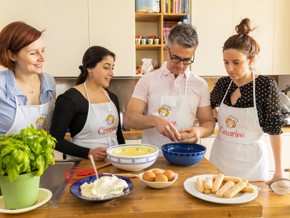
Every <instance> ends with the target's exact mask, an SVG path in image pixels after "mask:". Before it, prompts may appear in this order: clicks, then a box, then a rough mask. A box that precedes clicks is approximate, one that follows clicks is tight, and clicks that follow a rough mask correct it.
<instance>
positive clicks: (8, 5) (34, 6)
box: [0, 0, 43, 30]
mask: <svg viewBox="0 0 290 218" xmlns="http://www.w3.org/2000/svg"><path fill="white" fill-rule="evenodd" d="M0 8H1V19H0V30H1V29H2V28H3V27H4V26H6V25H7V24H9V23H11V22H14V21H23V22H25V23H27V24H29V25H31V26H33V27H35V28H36V29H38V30H42V29H43V26H42V22H41V11H40V10H39V9H40V8H41V1H40V0H29V1H19V0H9V1H7V0H0Z"/></svg>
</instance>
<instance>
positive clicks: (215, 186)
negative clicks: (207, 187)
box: [211, 173, 225, 193]
mask: <svg viewBox="0 0 290 218" xmlns="http://www.w3.org/2000/svg"><path fill="white" fill-rule="evenodd" d="M224 177H225V175H224V174H222V173H220V174H218V175H217V177H216V179H215V180H214V182H213V185H212V189H211V192H212V193H216V191H217V190H218V189H219V188H220V187H221V184H222V182H223V180H224Z"/></svg>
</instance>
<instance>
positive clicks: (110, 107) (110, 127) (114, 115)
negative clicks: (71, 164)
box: [67, 83, 119, 158]
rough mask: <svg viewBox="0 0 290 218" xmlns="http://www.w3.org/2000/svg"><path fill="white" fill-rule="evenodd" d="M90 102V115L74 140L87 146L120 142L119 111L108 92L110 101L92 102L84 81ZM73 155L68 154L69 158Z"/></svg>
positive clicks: (103, 145)
mask: <svg viewBox="0 0 290 218" xmlns="http://www.w3.org/2000/svg"><path fill="white" fill-rule="evenodd" d="M84 87H85V91H86V95H87V98H88V102H89V109H88V116H87V120H86V123H85V125H84V127H83V129H82V130H81V131H80V132H79V133H78V134H77V135H75V136H74V137H73V138H72V142H73V143H75V144H77V145H79V146H82V147H86V148H90V149H95V148H97V147H105V148H106V147H110V146H113V145H116V144H118V141H117V135H116V132H117V128H118V123H119V116H118V111H117V108H116V106H115V104H114V103H113V102H112V101H111V99H110V97H109V96H108V94H107V93H106V92H105V90H103V91H104V93H105V95H106V96H107V98H108V100H109V102H104V103H98V104H92V103H90V98H89V95H88V92H87V87H86V84H85V83H84ZM69 157H72V156H69V155H67V158H69Z"/></svg>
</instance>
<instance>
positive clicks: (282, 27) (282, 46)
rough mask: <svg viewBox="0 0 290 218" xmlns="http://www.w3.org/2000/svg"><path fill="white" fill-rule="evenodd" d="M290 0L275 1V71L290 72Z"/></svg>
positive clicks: (275, 72)
mask: <svg viewBox="0 0 290 218" xmlns="http://www.w3.org/2000/svg"><path fill="white" fill-rule="evenodd" d="M289 9H290V1H289V0H276V1H275V26H274V31H273V32H274V51H273V59H274V60H273V73H274V74H279V75H282V74H284V75H289V74H290V61H289V55H290V41H289V39H290V13H289Z"/></svg>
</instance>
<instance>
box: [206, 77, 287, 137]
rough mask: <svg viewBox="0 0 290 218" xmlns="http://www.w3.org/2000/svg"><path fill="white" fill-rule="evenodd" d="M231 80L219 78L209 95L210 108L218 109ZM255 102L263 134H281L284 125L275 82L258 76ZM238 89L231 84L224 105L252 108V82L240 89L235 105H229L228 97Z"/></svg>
mask: <svg viewBox="0 0 290 218" xmlns="http://www.w3.org/2000/svg"><path fill="white" fill-rule="evenodd" d="M230 82H231V80H230V78H229V77H222V78H220V79H219V80H218V81H217V83H216V85H215V87H214V89H213V91H212V92H211V94H210V100H211V106H212V108H215V107H219V106H220V104H221V101H222V99H223V97H224V95H225V93H226V90H227V88H228V86H229V84H230ZM255 85H256V102H257V110H258V117H259V123H260V126H261V127H262V128H263V131H264V132H265V133H268V134H270V135H277V134H281V133H282V130H281V127H282V126H283V125H284V124H285V121H284V118H283V115H282V113H281V99H280V96H279V90H278V87H277V84H276V82H275V80H273V79H272V78H270V77H267V76H262V75H259V76H258V77H257V78H256V80H255ZM237 88H238V87H237V86H236V84H234V83H232V84H231V87H230V89H229V91H228V93H227V96H226V98H225V101H224V104H226V105H228V106H232V107H238V108H247V107H253V106H254V101H253V82H250V83H248V84H245V85H243V86H241V87H240V92H241V97H240V98H239V99H238V100H237V102H236V104H235V105H232V104H231V101H230V95H231V93H232V92H234V91H235V90H236V89H237Z"/></svg>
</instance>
